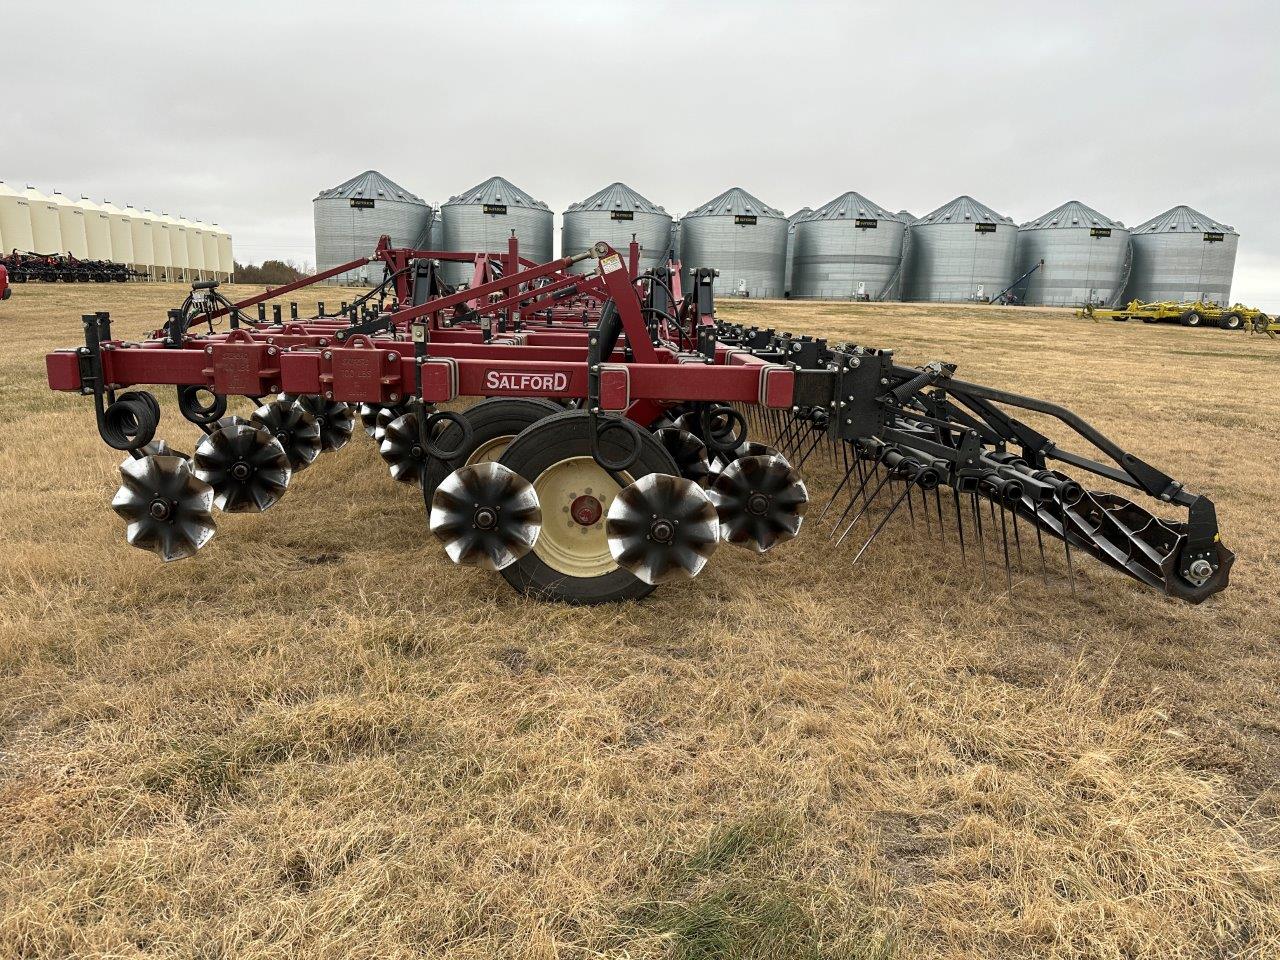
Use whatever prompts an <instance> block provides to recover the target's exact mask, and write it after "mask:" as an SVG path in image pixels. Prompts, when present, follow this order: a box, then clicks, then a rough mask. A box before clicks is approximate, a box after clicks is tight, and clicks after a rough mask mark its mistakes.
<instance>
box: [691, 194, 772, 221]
mask: <svg viewBox="0 0 1280 960" xmlns="http://www.w3.org/2000/svg"><path fill="white" fill-rule="evenodd" d="M724 216H735V217H740V216H756V217H771V218H774V219H778V220H785V219H787V217H786V214H784V213H783V212H782V211H781V210H778V209H776V208H774V207H771V206H769V205H768V204H767V203H763V202H761V201H760V200H758V199H757V198H755V197H753V196H752V195H751V194H749V193H747V191H745V190H743V189H742V188H741V187H730V188H729V189H728V190H726V191H725V192H724V193H722V194H720V196H718V197H715V198H714V199H712V200H708V201H707V202H706V203H704V204H703V205H702V206H700V207H698V208H696V209H694V210H690V211H689V212H688V213H686V214H685V215H684V218H683V219H685V220H688V219H689V218H690V217H724Z"/></svg>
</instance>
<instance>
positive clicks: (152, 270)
mask: <svg viewBox="0 0 1280 960" xmlns="http://www.w3.org/2000/svg"><path fill="white" fill-rule="evenodd" d="M124 212H125V213H127V214H128V215H129V232H130V233H132V234H133V268H134V269H135V270H138V271H139V272H141V273H145V274H146V275H147V276H148V277H152V278H153V279H154V277H155V276H156V241H155V218H154V217H152V215H151V211H150V210H147V211H145V212H144V211H142V210H137V209H135V208H134V207H132V206H126V207H125V208H124Z"/></svg>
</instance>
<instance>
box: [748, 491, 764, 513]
mask: <svg viewBox="0 0 1280 960" xmlns="http://www.w3.org/2000/svg"><path fill="white" fill-rule="evenodd" d="M747 511H748V512H749V513H751V514H752V515H753V516H757V517H763V516H764V515H765V514H766V513H768V512H769V498H768V497H767V496H765V495H764V494H763V493H753V494H752V495H751V496H750V497H748V498H747Z"/></svg>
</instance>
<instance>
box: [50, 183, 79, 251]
mask: <svg viewBox="0 0 1280 960" xmlns="http://www.w3.org/2000/svg"><path fill="white" fill-rule="evenodd" d="M49 199H50V200H51V201H53V203H55V204H57V207H58V229H59V231H60V232H61V234H62V247H61V252H62V253H69V254H71V256H73V257H75V258H76V259H77V260H87V259H88V258H89V238H88V236H87V234H86V232H85V227H84V211H83V210H81V209H80V208H79V207H77V206H76V205H75V203H74V202H73V201H71V200H69V199H68V198H67V197H64V196H63V195H62V194H61V193H59V192H58V191H57V190H55V191H53V196H51V197H50V198H49Z"/></svg>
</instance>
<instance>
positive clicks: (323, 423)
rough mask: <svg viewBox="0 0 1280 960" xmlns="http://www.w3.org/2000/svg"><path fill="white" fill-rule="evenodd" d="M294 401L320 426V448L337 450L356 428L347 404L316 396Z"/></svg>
mask: <svg viewBox="0 0 1280 960" xmlns="http://www.w3.org/2000/svg"><path fill="white" fill-rule="evenodd" d="M295 403H297V404H298V406H299V407H301V408H302V409H303V410H305V411H307V413H309V414H311V416H312V417H314V418H315V421H316V425H317V426H319V427H320V449H321V450H338V449H341V448H342V447H344V446H346V444H347V441H348V440H350V439H351V434H352V433H354V432H355V428H356V421H355V418H354V417H353V416H352V415H351V408H350V407H349V406H347V405H346V404H345V403H339V402H338V401H337V400H326V399H325V398H324V397H316V396H305V397H299V398H298V399H297V400H296V401H295Z"/></svg>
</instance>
